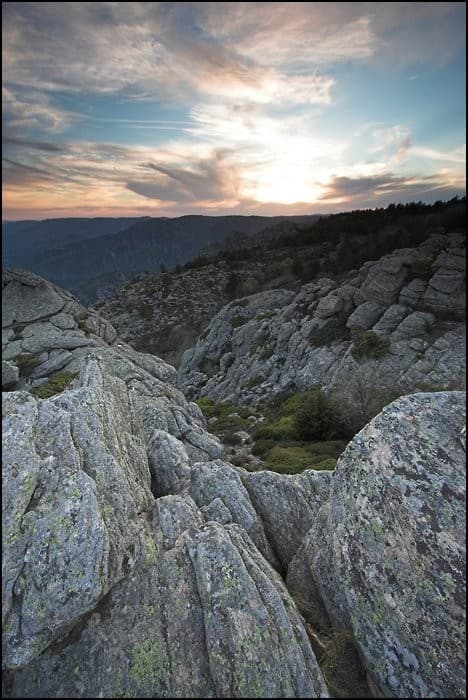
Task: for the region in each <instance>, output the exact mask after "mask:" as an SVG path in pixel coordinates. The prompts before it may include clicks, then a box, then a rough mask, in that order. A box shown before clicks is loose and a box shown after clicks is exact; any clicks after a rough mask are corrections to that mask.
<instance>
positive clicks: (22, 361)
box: [13, 352, 39, 374]
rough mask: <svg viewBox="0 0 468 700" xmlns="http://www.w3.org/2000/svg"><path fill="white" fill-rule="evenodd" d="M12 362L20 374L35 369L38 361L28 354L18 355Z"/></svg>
mask: <svg viewBox="0 0 468 700" xmlns="http://www.w3.org/2000/svg"><path fill="white" fill-rule="evenodd" d="M13 362H14V363H15V364H16V366H17V367H18V369H19V371H20V374H25V373H27V372H30V371H31V370H33V369H34V367H37V365H38V364H39V360H38V359H37V357H35V355H33V354H31V353H30V352H22V353H20V354H19V355H17V356H16V357H15V359H14V360H13Z"/></svg>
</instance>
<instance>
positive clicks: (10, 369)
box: [2, 360, 19, 391]
mask: <svg viewBox="0 0 468 700" xmlns="http://www.w3.org/2000/svg"><path fill="white" fill-rule="evenodd" d="M18 379H19V369H18V367H17V366H16V365H14V364H12V363H11V362H6V361H4V360H2V391H3V390H5V389H11V388H12V387H14V386H15V384H17V383H18Z"/></svg>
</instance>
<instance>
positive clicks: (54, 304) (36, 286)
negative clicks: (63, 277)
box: [2, 270, 65, 326]
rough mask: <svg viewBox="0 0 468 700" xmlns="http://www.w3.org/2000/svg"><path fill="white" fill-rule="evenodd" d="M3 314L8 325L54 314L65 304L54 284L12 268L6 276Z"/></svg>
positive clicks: (3, 293)
mask: <svg viewBox="0 0 468 700" xmlns="http://www.w3.org/2000/svg"><path fill="white" fill-rule="evenodd" d="M4 282H6V284H5V286H4V288H3V292H2V316H3V319H4V324H5V325H6V326H8V325H11V324H12V323H14V322H15V321H16V322H18V323H28V322H30V321H35V320H37V319H39V318H44V317H46V316H52V315H53V314H56V313H58V312H59V311H61V310H62V309H63V307H64V306H65V300H64V299H63V298H62V296H61V295H60V294H58V292H57V291H56V290H55V289H54V287H53V285H51V284H50V283H49V282H46V281H45V280H42V279H41V278H40V277H37V276H35V275H32V274H31V275H29V274H28V273H24V271H17V270H15V271H13V270H10V271H9V272H8V273H6V276H5V277H4Z"/></svg>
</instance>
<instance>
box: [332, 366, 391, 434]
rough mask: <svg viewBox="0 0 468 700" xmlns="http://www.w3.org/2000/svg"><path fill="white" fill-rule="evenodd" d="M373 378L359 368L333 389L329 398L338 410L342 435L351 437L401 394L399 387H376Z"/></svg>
mask: <svg viewBox="0 0 468 700" xmlns="http://www.w3.org/2000/svg"><path fill="white" fill-rule="evenodd" d="M376 384H377V382H376V380H375V378H374V377H373V376H372V375H371V374H369V372H368V371H367V369H366V371H364V368H361V369H360V370H359V371H358V372H356V373H355V374H354V376H353V377H352V379H351V380H350V381H349V382H348V383H347V384H346V385H345V386H341V387H339V388H337V389H335V390H334V391H333V392H332V394H331V395H329V399H330V401H331V402H332V404H333V405H335V406H336V410H338V411H339V412H340V415H341V419H342V424H343V429H344V435H345V436H346V437H348V438H352V437H353V436H354V435H356V433H358V432H359V431H360V430H361V429H362V428H363V427H364V426H365V425H367V423H369V421H370V420H372V418H374V417H375V416H376V415H377V414H378V413H380V411H381V410H382V409H383V408H384V406H387V405H388V404H389V403H391V402H392V401H394V400H395V399H396V398H398V397H399V396H401V395H402V393H403V392H402V389H401V388H397V387H394V388H390V387H389V388H386V389H382V388H378V387H377V386H376Z"/></svg>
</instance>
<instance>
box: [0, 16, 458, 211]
mask: <svg viewBox="0 0 468 700" xmlns="http://www.w3.org/2000/svg"><path fill="white" fill-rule="evenodd" d="M3 10H4V12H3V66H4V68H3V125H4V128H3V140H4V144H3V146H4V148H3V155H4V161H3V217H4V218H10V219H18V218H45V217H57V216H77V215H80V216H96V215H114V216H118V215H127V214H131V215H154V216H178V215H181V214H185V213H202V214H228V213H241V214H248V213H259V214H260V213H261V214H281V213H284V214H288V213H314V212H329V211H340V210H344V209H350V208H357V207H361V206H370V207H373V206H382V205H386V204H388V203H389V202H391V201H409V200H423V201H434V200H435V199H445V198H447V197H452V196H453V195H454V194H463V193H464V188H465V178H464V173H465V158H466V146H465V138H466V137H465V118H466V114H465V100H466V96H465V5H464V3H451V2H444V3H378V4H375V3H320V2H319V3H306V2H304V3H240V2H239V3H225V2H219V3H210V2H202V3H184V2H180V3H179V2H177V3H171V2H162V3H151V2H150V3H138V2H130V3H122V2H84V3H66V4H65V3H45V2H32V3H27V2H24V3H23V2H15V3H4V5H3Z"/></svg>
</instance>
